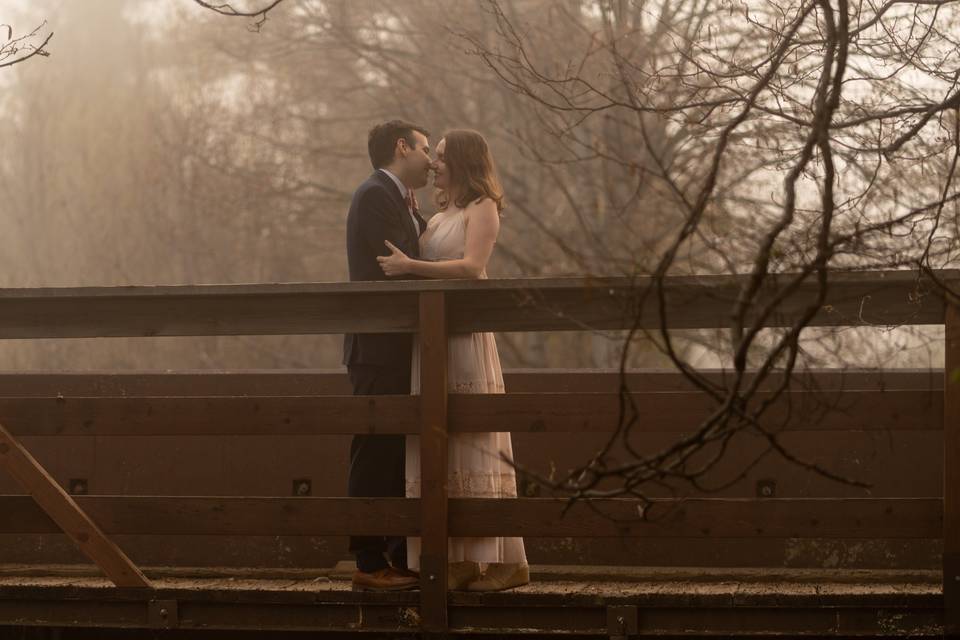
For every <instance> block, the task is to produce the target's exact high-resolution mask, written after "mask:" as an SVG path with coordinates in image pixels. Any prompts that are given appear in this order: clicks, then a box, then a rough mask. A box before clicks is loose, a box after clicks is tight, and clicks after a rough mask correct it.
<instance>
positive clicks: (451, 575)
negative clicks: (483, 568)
mask: <svg viewBox="0 0 960 640" xmlns="http://www.w3.org/2000/svg"><path fill="white" fill-rule="evenodd" d="M479 577H480V564H479V563H477V562H469V561H468V562H451V563H449V564H448V565H447V589H449V590H451V591H463V590H464V589H465V588H466V586H467V585H468V584H469V583H471V582H473V581H474V580H476V579H477V578H479Z"/></svg>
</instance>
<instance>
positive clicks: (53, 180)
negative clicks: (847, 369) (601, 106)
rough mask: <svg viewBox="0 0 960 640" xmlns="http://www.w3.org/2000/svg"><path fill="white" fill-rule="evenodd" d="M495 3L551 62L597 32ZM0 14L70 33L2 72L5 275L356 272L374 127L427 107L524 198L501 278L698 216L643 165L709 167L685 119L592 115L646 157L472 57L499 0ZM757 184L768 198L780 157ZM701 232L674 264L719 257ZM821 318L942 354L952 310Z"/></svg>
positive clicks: (633, 243)
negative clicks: (473, 135)
mask: <svg viewBox="0 0 960 640" xmlns="http://www.w3.org/2000/svg"><path fill="white" fill-rule="evenodd" d="M501 6H502V7H503V8H504V11H505V12H506V13H507V14H509V17H510V19H511V20H513V21H514V24H517V25H520V27H521V28H522V29H523V34H522V35H523V37H525V38H527V39H528V42H529V49H528V50H529V51H530V52H531V55H533V56H536V57H537V59H538V60H540V61H542V62H543V63H544V64H545V65H546V66H547V67H548V68H557V69H562V68H563V67H564V66H565V65H570V64H574V63H576V62H577V61H578V60H580V61H582V60H583V59H584V51H589V50H590V47H591V42H592V41H593V38H594V35H595V33H596V32H597V31H598V30H599V29H600V22H599V21H600V18H599V16H598V15H597V12H596V10H595V6H594V3H592V2H580V1H579V0H576V1H575V0H566V1H555V0H511V1H510V2H503V3H501ZM0 11H2V14H0V23H9V24H11V25H12V27H13V29H14V31H15V32H16V34H17V35H22V34H23V33H24V32H27V31H29V30H31V29H33V28H35V27H36V26H38V25H41V24H42V23H45V24H43V27H42V28H41V33H48V32H50V31H53V32H54V33H55V37H54V38H53V40H52V41H51V44H50V45H49V46H48V50H49V51H50V53H51V55H50V56H49V57H46V58H34V59H32V60H30V61H28V62H26V63H24V64H19V65H16V66H14V67H11V68H9V69H3V70H0V122H2V123H3V124H2V137H0V139H2V142H0V145H2V149H3V153H2V154H0V215H2V222H0V224H2V227H0V230H2V233H0V261H2V265H0V266H2V268H0V286H2V287H74V286H120V285H161V284H162V285H171V284H173V285H176V284H213V283H270V282H305V281H308V282H324V281H343V280H346V279H347V273H346V259H345V246H344V238H343V236H344V222H345V217H346V211H347V207H348V204H349V200H350V196H351V194H352V191H353V189H354V188H355V186H356V185H357V184H359V183H360V182H361V181H362V180H363V179H364V178H365V177H366V176H367V175H369V173H370V171H371V167H370V164H369V160H368V158H367V154H366V133H367V130H368V129H369V128H370V127H371V126H372V125H373V124H375V123H377V122H380V121H383V120H387V119H392V118H403V119H407V120H410V121H412V122H416V123H420V124H422V125H424V126H426V127H427V128H428V129H430V131H431V132H432V134H433V135H432V137H431V141H432V143H433V144H435V143H436V141H438V140H439V138H440V136H441V135H442V133H443V131H444V130H446V129H448V128H453V127H469V128H474V129H477V130H479V131H480V132H482V133H483V134H484V135H485V136H486V137H487V139H488V141H489V142H490V144H491V147H492V150H493V153H494V157H495V159H496V161H497V163H498V167H499V171H500V173H501V176H502V178H503V181H504V185H505V188H506V197H507V209H506V211H505V217H504V220H503V224H502V227H501V236H500V238H499V241H498V245H497V249H496V251H495V252H494V256H493V259H492V262H491V264H490V267H489V274H490V277H492V278H498V277H540V276H561V275H582V274H588V275H597V274H602V275H625V274H627V275H629V274H631V273H643V272H645V270H647V269H648V268H649V265H650V264H651V263H652V262H653V261H654V260H655V258H656V257H657V256H658V255H659V253H660V252H661V251H662V249H663V246H664V242H665V240H666V239H668V237H669V235H670V233H671V232H672V231H674V230H676V229H677V228H678V226H679V225H680V224H682V222H683V213H682V211H681V210H680V209H679V208H678V207H677V206H676V203H675V201H674V197H675V196H674V195H673V194H670V193H665V192H664V190H663V188H662V187H657V186H656V185H654V184H652V183H651V182H650V181H644V179H643V167H644V163H646V162H649V161H650V159H649V157H648V156H652V155H657V156H662V155H663V154H664V153H667V154H668V155H670V156H671V158H673V160H674V161H676V162H677V163H680V164H681V165H682V166H688V167H689V172H690V173H691V174H692V175H695V174H696V172H697V171H698V170H701V169H702V166H703V157H704V155H705V154H704V151H703V148H698V146H697V143H696V142H697V141H696V136H695V135H694V134H693V131H692V130H691V131H686V132H684V131H679V132H678V131H676V130H675V129H671V128H669V127H666V126H662V127H660V128H659V129H658V128H657V126H656V124H657V123H656V122H651V131H647V132H645V133H644V140H643V141H641V140H640V138H639V136H640V134H639V133H638V132H637V131H636V130H635V126H627V125H625V124H624V122H623V121H622V120H618V119H617V118H615V117H602V118H594V119H592V120H590V121H585V122H583V123H582V124H581V125H579V128H578V130H577V132H578V135H581V136H584V137H586V138H588V139H590V140H591V141H593V142H594V143H596V148H600V147H602V148H603V149H605V150H606V152H607V153H609V155H610V157H612V158H618V159H619V158H623V157H626V156H630V157H632V158H633V157H635V159H634V160H632V161H631V162H630V163H624V162H621V161H619V160H618V161H609V160H608V159H607V158H605V157H604V154H592V155H591V154H587V153H586V152H585V151H584V152H583V153H582V154H581V155H580V156H578V157H576V158H573V159H571V158H569V157H567V156H566V155H565V154H568V153H569V152H570V148H569V146H568V145H566V144H561V141H559V138H558V136H557V131H556V126H555V124H554V123H551V122H548V121H545V120H544V117H543V112H542V110H539V109H538V108H537V106H536V104H533V103H531V101H530V100H528V99H527V98H526V97H525V96H523V95H520V94H518V93H517V92H516V91H514V90H513V89H511V88H510V87H509V86H507V84H505V83H504V82H503V80H502V78H500V77H499V76H498V74H497V72H496V70H495V69H493V68H491V66H490V65H489V64H487V63H486V61H485V60H484V59H483V58H482V57H481V56H479V55H477V44H478V43H481V44H486V45H488V46H490V47H495V46H496V44H497V42H496V41H497V39H498V37H500V35H501V34H499V33H498V30H497V24H496V20H495V18H494V16H493V15H492V13H491V11H490V10H489V7H488V6H487V5H485V4H484V3H482V2H477V3H474V2H453V1H450V0H404V1H402V2H395V3H388V4H387V5H384V3H382V2H375V1H368V0H349V1H348V0H323V1H321V0H297V1H296V2H285V3H282V4H281V5H280V6H278V7H277V8H276V9H275V10H273V11H271V12H270V14H269V20H268V21H267V22H266V23H265V24H264V25H263V26H262V28H261V30H260V31H259V32H255V31H254V30H253V29H252V22H253V21H252V20H247V19H241V18H225V17H223V16H218V15H216V14H214V13H212V12H210V11H206V10H204V9H202V8H201V7H199V6H197V5H195V4H194V3H192V2H190V1H188V0H83V1H79V0H3V2H2V5H0ZM638 47H639V48H640V49H641V50H642V48H643V44H642V43H641V44H640V45H638ZM638 55H639V54H638ZM587 68H589V67H587ZM597 77H598V78H602V77H603V74H602V73H600V72H599V71H598V72H597ZM597 141H599V142H597ZM641 142H642V143H641ZM645 145H646V147H648V148H647V149H646V150H645ZM651 145H653V146H657V145H660V146H659V148H657V149H652V150H651V149H649V147H650V146H651ZM581 151H582V150H581ZM744 157H747V156H744ZM757 175H759V176H760V178H759V182H757V178H756V176H757ZM754 182H755V184H752V185H750V187H749V192H750V193H751V194H754V195H755V196H756V199H757V201H762V200H763V199H764V198H766V195H765V193H764V188H765V187H764V185H765V184H767V182H769V177H768V178H766V179H764V178H763V172H762V171H759V172H757V173H756V174H754ZM428 195H429V194H428V190H423V191H421V192H420V196H421V198H420V199H421V201H422V202H424V209H425V213H426V214H428V215H429V214H430V213H432V211H433V208H432V205H430V204H429V202H428V201H429V197H428ZM740 202H741V204H744V205H745V206H746V205H749V204H750V203H749V202H746V201H743V200H741V201H740ZM738 215H742V213H741V214H729V215H726V216H717V217H716V219H715V220H714V221H713V222H712V223H711V231H712V232H713V233H714V234H715V235H716V237H718V238H721V239H727V240H728V242H729V244H727V245H725V246H723V247H722V249H723V251H722V252H720V253H726V254H729V255H736V254H737V252H738V251H740V250H743V251H746V250H745V249H742V248H741V243H743V242H745V239H746V238H749V237H750V234H751V232H752V230H751V228H750V224H749V219H748V218H740V217H738ZM707 253H709V252H704V256H706V257H702V256H699V255H695V254H694V253H691V255H690V256H685V257H684V260H683V261H682V262H681V269H685V270H687V271H688V272H690V273H711V272H724V267H725V265H718V264H717V261H716V258H715V257H711V256H709V255H707ZM808 334H809V335H811V336H813V337H814V339H815V340H816V341H817V348H816V349H815V350H813V351H811V353H813V355H812V356H811V360H810V363H811V364H813V365H819V366H852V365H856V366H868V367H869V366H910V367H927V366H942V349H941V344H942V328H940V327H934V328H922V329H919V328H910V327H898V328H884V327H880V328H878V329H877V330H870V329H867V330H862V329H849V330H845V331H843V332H841V333H837V332H831V333H830V334H829V335H826V334H823V335H821V334H818V333H817V332H816V331H813V330H810V331H808ZM878 334H879V335H880V336H881V339H879V340H878V339H877V338H876V336H877V335H878ZM684 335H686V338H687V339H686V340H685V341H684V342H683V345H684V349H685V354H686V357H688V358H689V359H690V361H691V362H693V363H694V364H696V365H699V366H716V365H718V364H723V361H722V359H718V358H717V357H715V356H714V355H712V348H711V342H712V341H719V340H722V337H718V336H719V334H717V333H712V332H685V334H684ZM619 339H620V336H619V334H612V335H610V334H601V333H594V334H591V333H588V332H581V333H576V334H573V333H570V334H566V333H563V334H559V333H558V334H546V333H544V334H501V335H498V344H499V346H500V351H501V357H502V359H503V361H504V365H505V366H506V367H546V366H550V367H615V366H616V365H617V362H618V354H619V348H620V343H619ZM634 354H635V355H634V357H633V360H632V361H631V364H632V365H633V366H637V367H664V366H668V360H667V359H666V358H665V357H664V356H663V355H662V354H661V353H660V352H659V351H658V350H657V349H656V348H655V347H654V345H653V342H649V344H641V345H640V346H639V347H638V348H635V349H634ZM0 359H2V364H0V369H6V370H52V369H67V370H81V369H161V370H163V369H210V368H216V369H220V368H224V369H226V368H334V367H338V366H339V360H340V337H339V336H282V337H223V338H196V339H193V338H190V339H188V338H162V339H156V338H143V339H116V338H111V339H108V340H107V339H102V340H98V339H93V340H87V339H83V340H33V341H4V342H2V343H0Z"/></svg>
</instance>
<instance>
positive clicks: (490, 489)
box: [406, 209, 527, 569]
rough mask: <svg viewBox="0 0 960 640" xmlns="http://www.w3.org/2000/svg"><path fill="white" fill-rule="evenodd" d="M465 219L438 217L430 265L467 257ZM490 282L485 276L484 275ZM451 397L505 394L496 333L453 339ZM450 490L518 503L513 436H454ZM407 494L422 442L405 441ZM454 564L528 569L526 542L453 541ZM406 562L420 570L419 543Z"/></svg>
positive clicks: (416, 378)
mask: <svg viewBox="0 0 960 640" xmlns="http://www.w3.org/2000/svg"><path fill="white" fill-rule="evenodd" d="M465 243H466V216H465V214H464V212H463V210H462V209H449V210H446V211H441V212H440V213H437V214H436V215H434V216H433V217H432V218H431V219H430V221H429V223H428V224H427V229H426V231H425V232H424V234H423V236H422V237H421V239H420V255H421V256H422V257H423V258H425V259H429V260H456V259H459V258H462V257H463V253H464V247H465ZM480 277H481V278H486V277H487V276H486V273H485V272H484V273H482V274H481V275H480ZM447 353H448V355H447V358H448V360H447V367H448V373H447V380H448V389H449V391H450V392H451V393H504V386H503V373H502V371H501V369H500V357H499V355H498V354H497V343H496V341H495V340H494V337H493V334H492V333H471V334H452V335H451V336H450V337H449V344H448V347H447ZM412 393H413V394H414V395H418V394H419V393H420V352H419V348H417V345H416V344H415V345H414V349H413V382H412ZM448 450H449V460H448V473H449V479H448V491H449V496H450V497H451V498H515V497H517V477H516V473H515V472H514V469H513V467H511V466H510V464H508V463H507V462H504V460H503V458H502V455H506V456H507V458H508V459H509V460H513V445H512V443H511V440H510V434H509V433H456V434H450V437H449V440H448ZM406 495H407V497H408V498H419V497H420V437H419V436H407V459H406ZM449 554H450V562H462V561H473V562H509V563H519V564H526V562H527V558H526V554H525V552H524V548H523V538H450V547H449ZM407 562H408V565H409V566H410V568H411V569H418V568H419V567H420V538H408V539H407Z"/></svg>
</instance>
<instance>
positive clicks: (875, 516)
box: [0, 496, 943, 539]
mask: <svg viewBox="0 0 960 640" xmlns="http://www.w3.org/2000/svg"><path fill="white" fill-rule="evenodd" d="M76 501H77V503H78V504H79V505H80V506H81V508H83V509H84V511H86V512H87V513H89V514H90V517H91V518H93V519H94V520H96V521H97V522H98V523H100V526H101V527H102V528H103V530H104V531H105V532H107V533H111V534H127V535H146V534H160V535H293V536H315V535H316V536H319V535H334V534H341V535H344V534H353V535H378V534H379V535H413V536H416V535H422V534H423V533H424V532H425V530H424V527H423V525H421V524H420V518H419V515H420V509H421V503H420V501H419V500H416V499H404V498H239V497H238V498H229V497H156V496H137V497H131V496H78V497H77V498H76ZM449 505H450V506H449V512H450V524H449V534H450V535H451V536H464V535H476V536H492V535H518V536H520V535H522V536H536V537H546V538H567V537H583V536H593V537H609V538H620V537H626V538H718V539H719V538H731V537H732V538H737V537H758V538H790V537H797V538H887V539H895V538H905V539H910V538H936V537H938V536H939V535H940V532H941V527H942V515H943V512H942V504H941V500H939V499H937V498H849V499H834V498H810V499H803V498H795V499H787V498H784V499H779V498H774V499H769V500H754V499H720V498H705V499H678V500H669V499H665V500H657V501H654V502H653V503H652V504H651V505H650V506H648V507H646V509H645V510H642V509H641V506H642V503H641V502H639V501H637V500H629V499H603V500H596V501H594V502H592V503H590V504H586V503H577V504H575V505H573V506H572V507H570V509H569V511H567V512H566V513H564V509H565V508H566V507H567V502H566V501H565V500H563V499H552V498H517V499H508V500H484V499H465V498H456V499H451V500H450V501H449ZM0 509H2V512H3V513H5V514H9V517H7V518H4V520H3V521H2V522H0V533H15V532H16V533H50V532H55V531H57V530H58V529H57V528H56V525H55V524H54V523H53V522H52V521H51V520H50V519H49V518H48V517H47V516H46V515H45V514H44V513H43V510H42V509H39V508H38V507H37V506H36V505H34V504H33V502H32V501H31V500H30V499H29V498H27V497H24V496H7V497H0ZM641 512H642V513H644V514H645V515H644V517H641V515H640V514H641Z"/></svg>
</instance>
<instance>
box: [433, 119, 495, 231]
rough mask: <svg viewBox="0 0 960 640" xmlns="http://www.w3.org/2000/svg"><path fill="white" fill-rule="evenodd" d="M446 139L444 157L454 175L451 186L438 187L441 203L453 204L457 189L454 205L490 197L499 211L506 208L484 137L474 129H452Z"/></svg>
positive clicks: (439, 203) (451, 178)
mask: <svg viewBox="0 0 960 640" xmlns="http://www.w3.org/2000/svg"><path fill="white" fill-rule="evenodd" d="M443 139H444V140H446V147H445V148H444V150H443V160H444V162H445V163H446V165H447V170H448V171H449V174H450V177H449V181H450V187H451V188H450V189H449V190H443V189H438V190H437V192H436V194H435V199H436V202H437V206H438V207H440V208H441V209H446V208H447V207H448V206H449V205H450V197H449V192H450V191H453V192H455V193H456V194H457V197H456V200H455V201H454V202H453V204H454V205H456V206H458V207H466V206H467V205H468V204H470V203H471V202H477V201H479V200H482V199H483V198H490V199H491V200H493V201H494V202H495V203H496V205H497V212H498V213H499V212H501V211H503V186H502V185H501V184H500V178H499V176H498V175H497V169H496V167H495V166H494V164H493V156H492V155H490V148H489V147H488V146H487V141H486V140H484V138H483V136H482V135H480V134H479V133H478V132H476V131H473V130H471V129H452V130H450V131H448V132H447V133H445V134H444V136H443Z"/></svg>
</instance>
